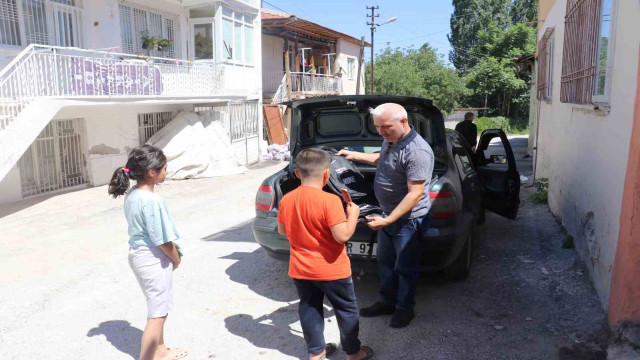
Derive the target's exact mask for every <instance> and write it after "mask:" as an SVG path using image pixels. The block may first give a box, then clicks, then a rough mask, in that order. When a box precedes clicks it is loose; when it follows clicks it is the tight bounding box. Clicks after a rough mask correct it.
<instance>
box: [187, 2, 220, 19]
mask: <svg viewBox="0 0 640 360" xmlns="http://www.w3.org/2000/svg"><path fill="white" fill-rule="evenodd" d="M214 16H216V8H215V6H213V5H209V6H201V7H197V8H193V9H190V10H189V18H190V19H199V18H212V17H214Z"/></svg>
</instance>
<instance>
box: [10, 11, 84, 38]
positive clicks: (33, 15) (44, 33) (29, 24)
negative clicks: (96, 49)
mask: <svg viewBox="0 0 640 360" xmlns="http://www.w3.org/2000/svg"><path fill="white" fill-rule="evenodd" d="M81 16H82V9H81V8H80V7H78V6H77V4H76V1H75V0H0V44H2V45H15V46H21V45H27V44H42V45H49V44H52V45H57V46H76V47H77V46H82V34H83V31H82V30H81V24H82V19H81ZM21 22H22V27H21V26H20V25H21V24H20V23H21Z"/></svg>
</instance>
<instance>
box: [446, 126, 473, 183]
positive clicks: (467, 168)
mask: <svg viewBox="0 0 640 360" xmlns="http://www.w3.org/2000/svg"><path fill="white" fill-rule="evenodd" d="M449 139H451V144H452V145H453V158H454V160H455V162H456V166H457V167H458V172H459V173H460V177H461V178H462V179H463V180H464V179H465V178H466V177H467V175H469V174H471V173H472V172H473V171H474V168H473V163H472V162H471V157H470V156H469V152H468V151H467V149H466V146H467V145H466V143H465V144H463V142H462V141H460V135H458V134H457V133H455V132H454V133H451V134H450V136H449Z"/></svg>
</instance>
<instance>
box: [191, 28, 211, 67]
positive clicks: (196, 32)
mask: <svg viewBox="0 0 640 360" xmlns="http://www.w3.org/2000/svg"><path fill="white" fill-rule="evenodd" d="M214 28H215V27H214V23H213V19H193V20H192V21H191V40H192V41H191V42H192V44H193V45H192V51H191V53H192V54H193V59H194V60H195V61H213V60H214V59H215V50H214V49H215V46H214V42H215V36H214Z"/></svg>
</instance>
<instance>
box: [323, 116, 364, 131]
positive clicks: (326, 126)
mask: <svg viewBox="0 0 640 360" xmlns="http://www.w3.org/2000/svg"><path fill="white" fill-rule="evenodd" d="M316 121H317V126H318V134H320V135H322V136H336V135H357V134H360V133H361V132H362V118H361V117H360V114H358V113H356V112H335V113H333V112H332V113H323V114H320V115H319V116H318V118H317V120H316Z"/></svg>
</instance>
